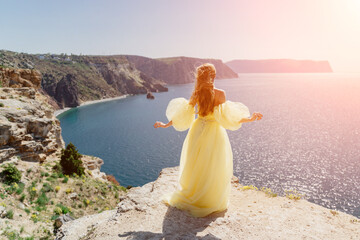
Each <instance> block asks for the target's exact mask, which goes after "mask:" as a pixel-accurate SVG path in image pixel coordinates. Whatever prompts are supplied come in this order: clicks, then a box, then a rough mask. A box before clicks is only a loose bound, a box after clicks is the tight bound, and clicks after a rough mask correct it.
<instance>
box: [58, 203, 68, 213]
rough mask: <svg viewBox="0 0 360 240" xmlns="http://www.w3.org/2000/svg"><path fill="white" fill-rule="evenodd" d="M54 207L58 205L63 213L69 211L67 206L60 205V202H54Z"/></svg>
mask: <svg viewBox="0 0 360 240" xmlns="http://www.w3.org/2000/svg"><path fill="white" fill-rule="evenodd" d="M56 207H59V208H60V209H61V212H62V213H63V214H66V213H68V212H70V209H69V208H68V207H66V206H64V205H62V204H61V203H58V204H56ZM55 209H56V208H55Z"/></svg>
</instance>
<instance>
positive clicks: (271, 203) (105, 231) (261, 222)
mask: <svg viewBox="0 0 360 240" xmlns="http://www.w3.org/2000/svg"><path fill="white" fill-rule="evenodd" d="M177 179H178V167H175V168H165V169H163V170H162V171H161V173H160V175H159V178H158V179H157V180H156V181H154V182H150V183H148V184H145V185H144V186H142V187H136V188H132V189H130V191H129V192H128V193H127V194H126V196H124V197H122V198H120V200H121V201H120V203H119V204H118V206H117V209H114V210H111V211H104V212H102V213H101V214H96V215H92V216H86V217H82V218H79V219H76V220H74V221H71V222H67V223H65V224H64V225H63V226H62V227H61V228H60V229H59V231H58V232H57V235H56V236H57V237H56V239H62V240H70V239H83V240H85V239H334V240H335V239H336V240H337V239H359V238H360V220H359V219H357V218H355V217H354V216H351V215H348V214H345V213H342V212H337V211H333V210H330V209H327V208H324V207H321V206H319V205H316V204H313V203H310V202H308V201H306V200H302V199H300V200H294V199H290V198H287V197H278V196H276V197H274V196H273V195H271V194H269V192H268V191H259V190H256V189H254V188H251V187H246V186H242V185H240V184H239V183H238V180H237V179H236V178H235V177H234V178H233V181H232V190H231V197H230V205H229V207H228V210H227V211H225V212H220V213H214V214H211V215H209V216H208V217H205V218H194V217H191V216H190V215H189V214H188V213H186V212H184V211H180V210H178V209H176V208H173V207H168V206H166V205H165V204H164V203H162V202H161V200H160V199H161V197H162V195H163V194H164V193H167V192H171V191H174V190H175V188H176V185H177Z"/></svg>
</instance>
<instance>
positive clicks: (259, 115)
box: [239, 112, 263, 123]
mask: <svg viewBox="0 0 360 240" xmlns="http://www.w3.org/2000/svg"><path fill="white" fill-rule="evenodd" d="M262 117H263V115H262V114H261V113H258V112H254V113H253V114H252V116H251V118H243V119H241V120H240V121H239V123H247V122H253V121H255V120H261V119H262Z"/></svg>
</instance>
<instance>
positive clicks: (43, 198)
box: [35, 192, 49, 207]
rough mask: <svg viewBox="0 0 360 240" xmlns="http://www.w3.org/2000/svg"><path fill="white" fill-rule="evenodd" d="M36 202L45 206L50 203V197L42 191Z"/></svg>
mask: <svg viewBox="0 0 360 240" xmlns="http://www.w3.org/2000/svg"><path fill="white" fill-rule="evenodd" d="M35 203H36V204H38V205H39V206H41V207H43V206H45V205H46V204H48V203H49V199H48V197H47V196H46V194H45V193H44V192H42V193H41V194H40V196H39V197H38V199H37V200H36V202H35Z"/></svg>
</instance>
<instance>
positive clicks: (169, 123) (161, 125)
mask: <svg viewBox="0 0 360 240" xmlns="http://www.w3.org/2000/svg"><path fill="white" fill-rule="evenodd" d="M170 126H172V121H170V122H168V123H167V124H165V123H163V122H159V121H157V122H156V123H154V128H160V127H161V128H167V127H170Z"/></svg>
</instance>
